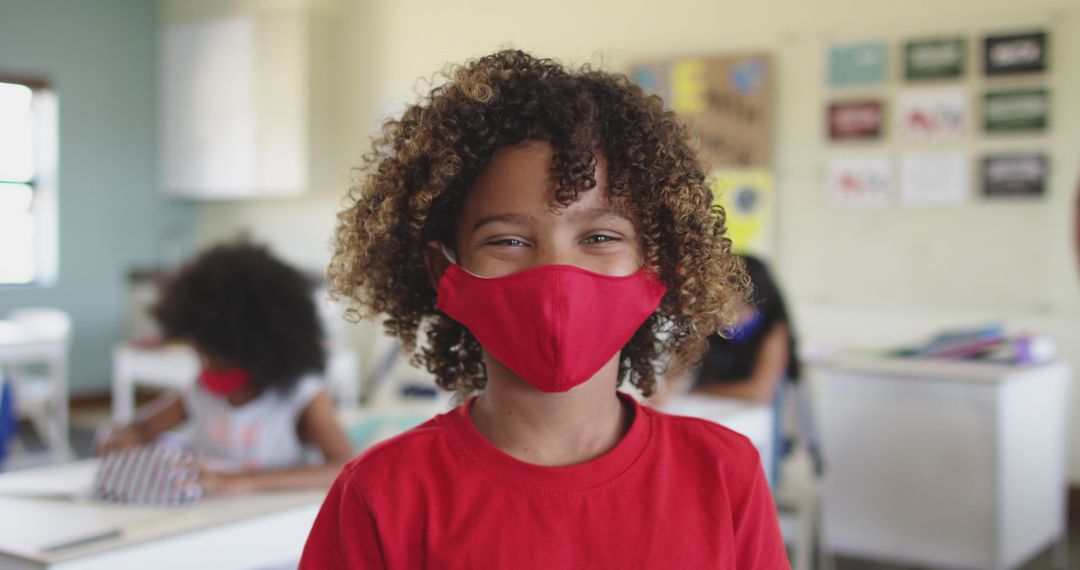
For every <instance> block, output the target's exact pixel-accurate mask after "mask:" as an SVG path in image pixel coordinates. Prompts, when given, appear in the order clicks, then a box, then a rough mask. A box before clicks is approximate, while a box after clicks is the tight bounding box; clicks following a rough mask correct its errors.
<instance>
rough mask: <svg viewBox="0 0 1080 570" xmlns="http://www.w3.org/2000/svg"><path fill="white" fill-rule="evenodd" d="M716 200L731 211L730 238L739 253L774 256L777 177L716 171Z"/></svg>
mask: <svg viewBox="0 0 1080 570" xmlns="http://www.w3.org/2000/svg"><path fill="white" fill-rule="evenodd" d="M712 190H713V198H714V202H715V203H716V204H719V205H721V206H723V207H724V210H725V211H726V212H727V237H729V238H730V239H731V245H732V248H733V249H734V250H735V251H737V252H739V253H751V254H755V255H763V256H768V255H769V254H770V253H772V234H771V232H770V224H771V221H772V211H773V177H772V174H771V173H769V172H768V171H766V170H714V171H713V172H712Z"/></svg>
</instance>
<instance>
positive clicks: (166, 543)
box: [0, 460, 324, 570]
mask: <svg viewBox="0 0 1080 570" xmlns="http://www.w3.org/2000/svg"><path fill="white" fill-rule="evenodd" d="M94 468H95V460H89V461H82V462H77V463H69V464H66V465H61V466H54V467H46V468H39V469H32V470H27V471H16V472H12V473H5V474H0V570H13V569H20V570H22V569H44V568H48V569H63V570H76V569H79V570H90V569H108V570H124V569H139V570H142V569H145V568H155V569H169V568H177V569H179V568H213V569H215V570H217V569H219V568H220V569H231V568H236V569H247V568H260V567H263V568H265V567H269V566H280V565H283V564H288V563H295V562H296V561H297V560H299V558H300V554H301V552H302V551H303V545H304V542H305V541H306V540H307V535H308V532H309V531H310V530H311V524H312V522H313V521H314V520H315V515H316V513H317V512H318V508H319V505H320V504H321V502H322V499H323V497H324V493H322V492H307V491H305V492H290V493H272V494H269V493H268V494H258V495H247V496H241V497H232V498H225V499H211V500H207V501H204V502H202V503H200V504H199V505H197V506H194V507H190V508H184V509H168V508H147V507H133V506H124V505H115V504H110V503H100V502H95V501H92V500H90V499H86V498H46V497H41V496H30V495H28V494H27V493H28V491H26V488H27V487H29V486H31V484H29V483H28V481H30V480H33V484H32V486H35V487H37V488H38V490H39V491H45V492H48V491H49V488H50V487H54V488H56V489H57V490H61V489H68V490H70V489H73V488H79V487H89V485H90V483H91V481H92V477H93V473H94ZM20 488H21V489H23V496H17V495H18V494H19V492H20V491H19V489H20ZM112 531H117V532H118V534H119V535H118V536H113V537H111V538H105V539H102V540H97V541H90V542H86V543H84V544H81V545H75V546H70V547H67V548H59V549H55V550H48V546H49V545H57V544H63V543H70V542H73V541H77V540H78V539H80V538H85V537H92V536H95V535H104V534H107V533H110V532H112Z"/></svg>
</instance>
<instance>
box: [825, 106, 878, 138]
mask: <svg viewBox="0 0 1080 570" xmlns="http://www.w3.org/2000/svg"><path fill="white" fill-rule="evenodd" d="M884 113H885V110H884V108H883V107H882V105H881V102H880V101H871V100H867V101H845V102H843V103H831V104H829V110H828V116H827V120H828V125H829V140H834V141H848V140H873V139H878V138H881V130H882V123H884V122H885V118H884Z"/></svg>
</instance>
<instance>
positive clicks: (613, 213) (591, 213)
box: [570, 208, 633, 223]
mask: <svg viewBox="0 0 1080 570" xmlns="http://www.w3.org/2000/svg"><path fill="white" fill-rule="evenodd" d="M570 217H571V218H579V219H580V218H585V219H588V220H595V219H597V218H622V219H624V220H626V221H628V222H631V223H632V222H633V220H631V219H630V216H629V215H628V214H627V213H626V212H624V211H621V210H613V209H611V208H590V209H588V210H579V211H577V212H574V213H573V214H570Z"/></svg>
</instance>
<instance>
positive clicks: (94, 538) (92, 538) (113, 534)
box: [41, 529, 120, 552]
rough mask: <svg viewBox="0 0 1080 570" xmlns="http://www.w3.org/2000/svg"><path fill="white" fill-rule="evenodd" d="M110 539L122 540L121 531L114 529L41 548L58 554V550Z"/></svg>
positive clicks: (43, 550)
mask: <svg viewBox="0 0 1080 570" xmlns="http://www.w3.org/2000/svg"><path fill="white" fill-rule="evenodd" d="M110 538H120V529H112V530H107V531H104V532H99V533H96V534H90V535H87V536H82V537H79V538H75V539H72V540H67V541H64V542H58V543H56V544H49V545H46V546H42V547H41V551H42V552H56V551H57V550H65V549H68V548H74V547H76V546H84V545H87V544H90V543H94V542H100V541H102V540H108V539H110Z"/></svg>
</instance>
